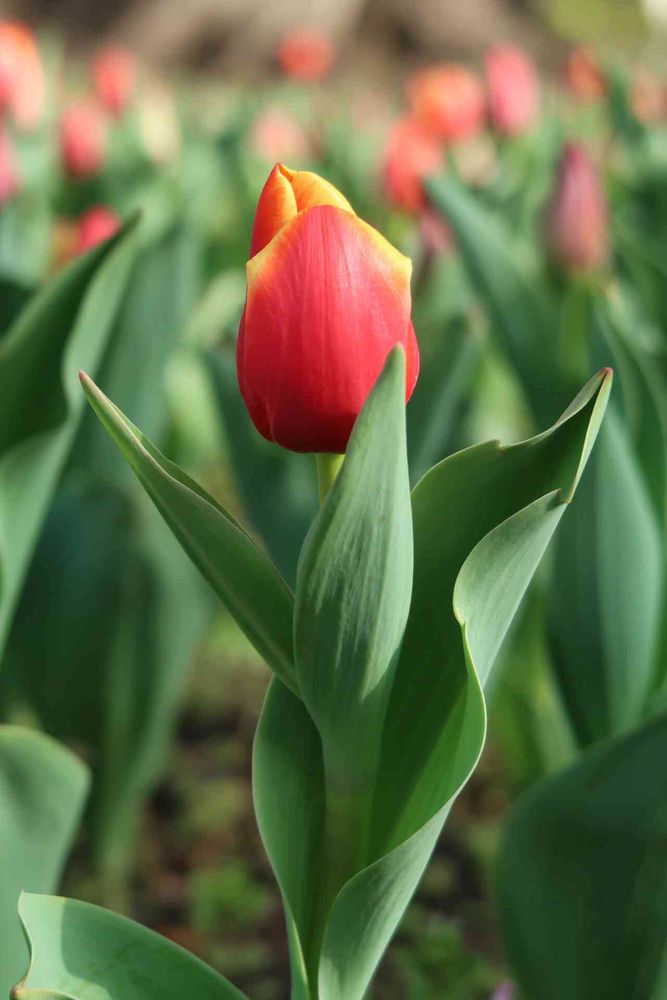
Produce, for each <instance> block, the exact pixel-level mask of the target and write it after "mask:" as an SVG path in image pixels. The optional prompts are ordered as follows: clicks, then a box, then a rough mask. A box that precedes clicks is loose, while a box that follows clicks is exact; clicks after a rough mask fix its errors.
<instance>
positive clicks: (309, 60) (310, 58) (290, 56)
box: [278, 28, 335, 81]
mask: <svg viewBox="0 0 667 1000" xmlns="http://www.w3.org/2000/svg"><path fill="white" fill-rule="evenodd" d="M334 57H335V53H334V48H333V45H332V44H331V42H330V41H329V39H328V38H327V37H326V35H324V34H323V33H322V32H321V31H318V30H317V29H316V28H296V29H295V30H294V31H290V32H289V34H287V35H285V37H284V38H283V40H282V41H281V43H280V46H279V48H278V62H279V63H280V66H281V68H282V70H283V72H284V73H286V74H287V76H292V77H294V78H295V79H296V80H304V81H311V80H319V79H321V78H322V77H323V76H326V75H327V73H328V72H329V71H330V70H331V67H332V66H333V63H334Z"/></svg>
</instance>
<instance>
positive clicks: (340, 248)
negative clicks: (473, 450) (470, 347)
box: [237, 164, 419, 454]
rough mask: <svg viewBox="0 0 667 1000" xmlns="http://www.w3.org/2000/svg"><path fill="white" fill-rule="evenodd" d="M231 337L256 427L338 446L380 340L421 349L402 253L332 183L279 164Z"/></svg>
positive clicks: (413, 359) (369, 378) (410, 361)
mask: <svg viewBox="0 0 667 1000" xmlns="http://www.w3.org/2000/svg"><path fill="white" fill-rule="evenodd" d="M250 254H251V259H250V261H249V262H248V265H247V281H248V287H247V295H246V305H245V309H244V312H243V316H242V319H241V326H240V329H239V339H238V348H237V366H238V378H239V386H240V389H241V393H242V395H243V398H244V400H245V403H246V406H247V407H248V411H249V413H250V416H251V417H252V420H253V422H254V424H255V426H256V427H257V429H258V431H259V432H260V434H262V435H263V436H264V437H265V438H267V439H268V440H269V441H275V442H277V443H278V444H280V445H282V446H283V447H284V448H290V449H291V450H292V451H302V452H333V453H338V454H340V453H342V452H344V451H345V448H346V445H347V441H348V438H349V436H350V432H351V430H352V425H353V424H354V421H355V419H356V417H357V414H358V413H359V411H360V409H361V407H362V406H363V404H364V402H365V400H366V397H367V396H368V393H369V392H370V390H371V388H372V386H373V384H374V383H375V380H376V379H377V377H378V375H379V374H380V371H381V369H382V366H383V364H384V361H385V359H386V357H387V354H388V353H389V351H390V350H391V349H392V347H394V346H395V345H396V344H402V345H403V347H404V348H405V350H406V354H407V376H406V399H409V397H410V395H411V393H412V390H413V388H414V384H415V382H416V379H417V372H418V369H419V352H418V349H417V341H416V338H415V334H414V329H413V326H412V322H411V320H410V306H411V303H410V274H411V269H412V266H411V263H410V261H409V260H408V259H407V258H406V257H404V256H403V255H402V254H400V253H399V252H398V251H397V250H395V249H394V247H392V246H391V244H390V243H388V242H387V241H386V240H385V239H384V237H383V236H381V235H380V233H378V232H377V231H376V230H375V229H373V228H371V226H369V225H367V223H365V222H362V220H361V219H360V218H358V216H357V215H355V213H354V211H353V209H352V208H351V207H350V205H349V203H348V202H347V200H346V199H345V198H344V197H343V195H342V194H340V192H339V191H337V190H336V188H335V187H333V186H332V185H331V184H329V183H328V182H327V181H325V180H323V179H322V178H321V177H318V176H317V174H312V173H309V172H304V171H302V172H297V171H293V170H289V169H288V168H287V167H284V166H282V164H279V165H277V166H276V167H274V168H273V170H272V171H271V174H270V175H269V179H268V180H267V182H266V184H265V185H264V189H263V191H262V193H261V195H260V199H259V203H258V205H257V213H256V216H255V224H254V228H253V234H252V244H251V250H250Z"/></svg>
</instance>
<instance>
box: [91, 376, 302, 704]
mask: <svg viewBox="0 0 667 1000" xmlns="http://www.w3.org/2000/svg"><path fill="white" fill-rule="evenodd" d="M82 384H83V387H84V390H85V392H86V395H87V396H88V400H89V402H90V404H91V406H92V407H93V409H94V410H95V412H96V413H97V415H98V417H99V419H100V420H101V422H102V424H103V426H104V428H105V429H106V430H107V432H108V433H109V434H110V435H111V437H112V438H113V440H114V441H115V443H116V444H117V445H118V447H119V448H120V451H121V452H122V454H123V456H124V457H125V458H126V460H127V461H128V462H129V464H130V465H131V466H132V468H133V469H134V471H135V473H136V475H137V477H138V478H139V481H140V482H141V484H142V486H143V487H144V489H145V490H146V492H147V493H148V495H149V496H150V498H151V500H152V501H153V503H154V504H155V506H156V507H157V509H158V510H159V511H160V513H161V514H162V516H163V518H164V519H165V521H166V522H167V524H168V525H169V527H170V528H171V530H172V531H173V533H174V534H175V535H176V538H177V539H178V541H179V542H180V543H181V545H182V546H183V548H184V549H185V551H186V552H187V553H188V555H189V556H190V558H191V559H192V561H193V562H194V564H195V565H196V566H197V568H198V569H199V570H200V572H201V573H202V575H203V576H204V577H205V579H206V580H207V581H208V582H209V583H210V585H211V586H212V587H213V589H214V590H215V592H216V593H217V594H218V596H219V597H220V599H221V600H222V601H223V602H224V603H225V604H226V605H227V607H228V608H229V610H230V612H231V613H232V614H233V616H234V617H235V618H236V620H237V622H238V624H239V626H240V627H241V628H242V629H243V631H244V632H245V634H246V635H247V636H248V638H249V639H250V641H251V642H252V643H253V645H254V646H255V647H256V649H257V650H258V652H259V653H260V655H261V656H262V657H264V659H265V660H266V662H267V664H268V665H269V666H270V667H271V668H272V670H274V671H275V673H276V675H277V676H278V677H280V678H281V680H282V681H283V682H284V683H285V684H286V685H287V686H288V687H290V688H292V689H293V690H295V689H296V680H295V675H294V661H293V652H292V650H293V642H292V605H293V599H292V594H291V592H290V590H289V588H288V587H287V585H286V584H285V582H284V581H283V579H282V578H281V577H280V575H279V574H278V572H277V571H276V570H275V568H274V567H273V565H272V564H271V563H270V562H269V561H268V559H267V558H266V557H265V556H264V555H263V554H262V552H261V551H260V550H259V548H258V547H257V545H256V544H255V543H254V542H253V540H252V539H251V538H250V537H249V535H248V534H247V533H246V532H245V531H244V530H243V529H242V528H241V526H240V525H239V524H237V522H236V521H235V520H234V519H233V518H232V517H231V516H230V515H229V514H228V513H227V512H226V511H225V510H224V508H223V507H221V506H220V505H219V504H218V503H216V501H215V500H213V498H212V497H210V496H209V495H208V494H207V493H206V492H205V490H203V489H202V488H201V487H200V486H198V485H197V484H196V483H195V482H194V481H193V480H192V479H190V477H189V476H187V475H186V474H185V473H184V472H183V471H182V470H181V469H179V468H178V466H176V465H174V463H173V462H169V461H168V460H167V459H166V458H164V456H163V455H161V454H160V452H159V451H158V450H157V448H155V447H154V446H153V445H152V444H151V443H150V442H149V441H148V440H147V438H145V437H144V436H143V434H142V433H141V431H139V430H138V429H137V428H136V427H135V426H134V425H133V424H131V423H130V421H129V420H128V419H127V417H125V416H124V415H123V414H122V413H121V412H120V410H119V409H118V408H117V407H116V406H114V404H113V403H112V402H111V400H109V399H107V397H106V396H105V395H104V393H103V392H101V391H100V389H98V387H97V386H96V385H95V384H94V382H92V381H91V380H90V379H89V378H87V376H85V375H82Z"/></svg>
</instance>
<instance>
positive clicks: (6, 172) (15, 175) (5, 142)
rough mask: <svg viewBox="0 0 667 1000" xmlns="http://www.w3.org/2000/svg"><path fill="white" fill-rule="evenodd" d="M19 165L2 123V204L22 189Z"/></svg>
mask: <svg viewBox="0 0 667 1000" xmlns="http://www.w3.org/2000/svg"><path fill="white" fill-rule="evenodd" d="M20 186H21V184H20V175H19V167H18V163H17V161H16V154H15V153H14V147H13V145H12V141H11V139H10V138H9V135H8V133H7V129H6V128H5V127H4V125H2V124H1V123H0V205H4V204H5V202H6V201H9V200H10V199H11V198H13V197H14V195H16V194H18V191H19V189H20Z"/></svg>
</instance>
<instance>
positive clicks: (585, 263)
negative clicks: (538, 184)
mask: <svg viewBox="0 0 667 1000" xmlns="http://www.w3.org/2000/svg"><path fill="white" fill-rule="evenodd" d="M546 222H547V239H548V243H549V247H550V250H551V253H552V255H553V257H554V259H555V260H556V261H557V262H558V263H559V264H560V265H561V266H562V267H563V268H564V269H565V270H566V271H570V272H580V271H591V270H595V269H597V268H599V267H601V266H602V265H603V264H604V263H605V261H606V259H607V254H608V249H609V247H608V219H607V200H606V197H605V193H604V190H603V187H602V182H601V179H600V176H599V174H598V171H597V169H596V167H595V164H594V163H593V161H592V160H591V158H590V156H589V154H588V152H587V151H586V149H585V148H584V147H583V146H581V145H580V144H579V143H568V144H567V145H566V146H565V148H564V150H563V153H562V156H561V159H560V163H559V164H558V172H557V179H556V188H555V191H554V193H553V196H552V198H551V201H550V203H549V206H548V209H547V219H546Z"/></svg>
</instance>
